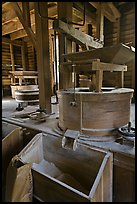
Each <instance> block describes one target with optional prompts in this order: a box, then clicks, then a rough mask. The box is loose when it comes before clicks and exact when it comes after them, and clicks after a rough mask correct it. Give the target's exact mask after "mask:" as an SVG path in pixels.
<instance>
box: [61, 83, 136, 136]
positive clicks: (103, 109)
mask: <svg viewBox="0 0 137 204" xmlns="http://www.w3.org/2000/svg"><path fill="white" fill-rule="evenodd" d="M87 89H88V88H87ZM87 89H85V88H82V87H81V88H76V89H75V93H74V90H73V88H70V89H68V90H64V91H62V90H61V91H58V99H59V126H60V128H61V129H63V130H66V129H70V130H77V131H80V132H82V133H84V134H88V135H91V136H107V135H112V131H113V130H116V129H117V128H119V127H122V126H124V125H126V124H128V122H129V121H130V103H131V98H132V96H133V92H134V90H133V89H128V88H117V89H112V90H110V91H102V92H90V91H89V90H87Z"/></svg>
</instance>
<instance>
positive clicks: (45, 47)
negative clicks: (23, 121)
mask: <svg viewBox="0 0 137 204" xmlns="http://www.w3.org/2000/svg"><path fill="white" fill-rule="evenodd" d="M47 16H48V4H47V2H35V19H36V39H37V50H36V51H37V68H38V83H39V105H40V108H41V109H46V112H47V113H51V73H50V55H49V29H48V18H45V17H47Z"/></svg>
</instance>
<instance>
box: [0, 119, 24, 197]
mask: <svg viewBox="0 0 137 204" xmlns="http://www.w3.org/2000/svg"><path fill="white" fill-rule="evenodd" d="M2 138H3V139H2V191H3V192H2V199H3V200H4V197H5V185H6V172H7V168H8V165H9V163H10V161H11V159H12V157H13V156H14V155H16V154H18V153H19V152H20V151H21V150H22V149H23V132H22V128H20V127H17V126H15V125H11V124H8V123H4V122H2Z"/></svg>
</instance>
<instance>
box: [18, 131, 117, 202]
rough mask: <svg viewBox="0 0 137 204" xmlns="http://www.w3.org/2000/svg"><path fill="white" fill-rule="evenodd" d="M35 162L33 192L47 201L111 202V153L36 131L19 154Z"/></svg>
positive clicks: (21, 158) (40, 198)
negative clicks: (69, 147)
mask: <svg viewBox="0 0 137 204" xmlns="http://www.w3.org/2000/svg"><path fill="white" fill-rule="evenodd" d="M18 156H19V158H20V161H21V162H22V163H23V164H25V163H32V175H33V188H34V190H33V192H34V196H35V197H36V198H37V199H39V200H40V201H44V202H83V201H86V202H112V172H113V171H112V169H113V163H112V159H113V158H112V154H111V153H110V152H108V151H103V150H99V149H97V148H93V147H89V146H86V145H82V144H79V143H78V144H77V148H76V150H75V151H73V150H66V149H64V148H62V137H58V136H53V135H49V134H44V133H40V134H37V135H36V136H35V137H34V138H33V139H32V140H31V141H30V142H29V143H28V145H27V146H26V147H25V148H24V149H23V150H22V151H21V152H20V154H19V155H18Z"/></svg>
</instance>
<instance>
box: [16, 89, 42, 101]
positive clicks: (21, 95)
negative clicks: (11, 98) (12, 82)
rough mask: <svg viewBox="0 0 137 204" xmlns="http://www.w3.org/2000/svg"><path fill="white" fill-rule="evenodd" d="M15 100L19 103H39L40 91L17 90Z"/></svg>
mask: <svg viewBox="0 0 137 204" xmlns="http://www.w3.org/2000/svg"><path fill="white" fill-rule="evenodd" d="M15 99H16V101H17V102H19V103H21V102H38V101H39V89H34V90H16V91H15Z"/></svg>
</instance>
